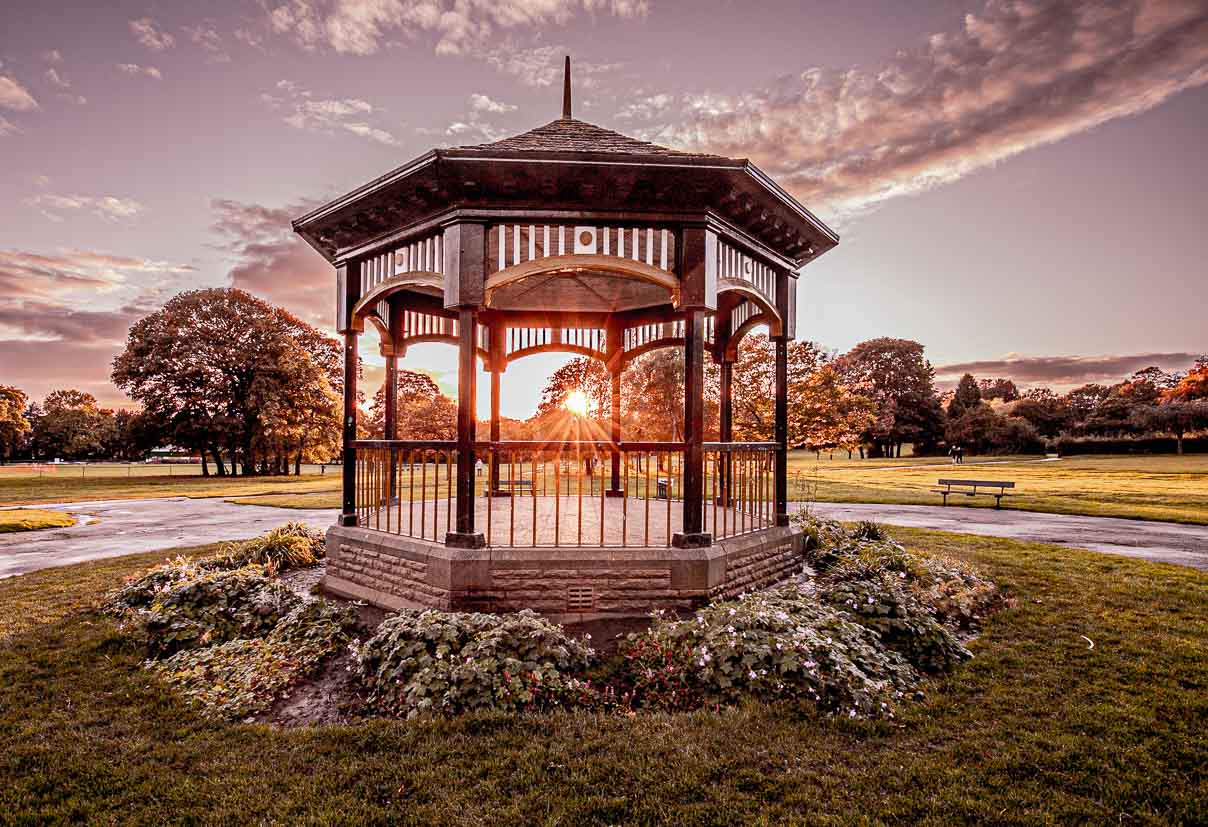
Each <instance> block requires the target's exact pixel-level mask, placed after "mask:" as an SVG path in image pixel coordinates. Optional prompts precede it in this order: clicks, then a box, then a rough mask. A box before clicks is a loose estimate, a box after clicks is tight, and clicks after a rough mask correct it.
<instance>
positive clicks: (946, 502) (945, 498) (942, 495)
mask: <svg viewBox="0 0 1208 827" xmlns="http://www.w3.org/2000/svg"><path fill="white" fill-rule="evenodd" d="M940 496H941V497H943V498H944V508H947V507H948V492H947V491H944V492H943V493H942V494H940Z"/></svg>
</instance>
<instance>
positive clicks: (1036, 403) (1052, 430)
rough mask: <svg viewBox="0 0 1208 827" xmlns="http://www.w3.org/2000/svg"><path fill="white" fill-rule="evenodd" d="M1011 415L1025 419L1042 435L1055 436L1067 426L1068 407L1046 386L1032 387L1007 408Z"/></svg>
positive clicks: (1068, 418)
mask: <svg viewBox="0 0 1208 827" xmlns="http://www.w3.org/2000/svg"><path fill="white" fill-rule="evenodd" d="M1009 414H1010V416H1012V417H1017V418H1019V419H1023V420H1026V421H1027V422H1029V423H1030V424H1031V425H1032V427H1033V428H1035V429H1036V432H1037V433H1039V434H1040V435H1042V436H1046V437H1055V436H1057V435H1058V434H1060V433H1061V432H1062V431H1064V430H1065V429H1066V428H1068V427H1069V421H1070V416H1069V409H1068V408H1067V407H1066V405H1065V402H1064V401H1063V400H1062V399H1061V397H1059V396H1057V394H1055V393H1053V392H1052V391H1051V390H1049V389H1048V388H1033V389H1031V390H1029V391H1028V392H1027V393H1025V394H1024V396H1023V398H1022V399H1020V400H1019V401H1017V402H1016V403H1015V404H1014V405H1012V406H1011V407H1010V409H1009Z"/></svg>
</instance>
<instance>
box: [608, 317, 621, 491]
mask: <svg viewBox="0 0 1208 827" xmlns="http://www.w3.org/2000/svg"><path fill="white" fill-rule="evenodd" d="M623 348H624V329H623V328H622V327H621V326H620V325H619V324H617V323H615V322H612V321H610V322H609V323H608V326H607V328H605V349H606V353H607V355H608V362H607V365H608V374H609V377H610V378H611V380H612V393H611V396H610V403H611V404H610V406H609V407H610V412H609V419H608V424H609V431H608V438H609V441H611V442H612V447H611V452H610V460H611V463H610V464H611V468H610V471H611V473H610V479H609V484H608V489H607V490H606V491H605V492H604V496H606V497H623V496H625V489H624V488H623V487H622V486H621V449H620V444H621V373H622V371H623V370H624V366H623V365H622V364H621V356H622V353H621V351H622V349H623Z"/></svg>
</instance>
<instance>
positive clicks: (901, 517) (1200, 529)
mask: <svg viewBox="0 0 1208 827" xmlns="http://www.w3.org/2000/svg"><path fill="white" fill-rule="evenodd" d="M793 505H794V506H795V505H796V503H794V504H793ZM813 508H814V511H816V512H817V513H818V514H820V515H821V516H824V517H831V518H834V519H837V520H852V521H854V520H876V521H877V522H881V523H886V524H888V525H900V526H908V527H911V528H932V529H938V530H940V531H958V532H963V533H965V534H982V535H986V536H989V537H1007V538H1009V539H1012V540H1031V541H1034V542H1038V543H1056V544H1058V545H1068V546H1073V547H1076V548H1086V549H1090V550H1091V551H1102V552H1105V553H1108V554H1123V555H1126V556H1128V557H1140V558H1143V559H1145V560H1154V561H1157V562H1161V563H1176V564H1178V565H1182V566H1191V567H1192V568H1196V569H1202V570H1205V571H1208V526H1202V525H1182V524H1180V523H1159V522H1151V521H1149V520H1124V519H1120V518H1118V517H1082V516H1077V515H1072V514H1042V513H1039V512H1036V511H1016V510H1012V509H1003V510H1002V511H996V510H994V509H992V508H965V507H961V506H949V507H947V508H945V507H944V506H939V505H875V504H871V503H816V504H815V505H814V506H813Z"/></svg>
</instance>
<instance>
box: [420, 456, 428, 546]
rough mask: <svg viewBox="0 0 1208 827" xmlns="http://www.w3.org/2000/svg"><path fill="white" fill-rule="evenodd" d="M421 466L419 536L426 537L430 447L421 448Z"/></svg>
mask: <svg viewBox="0 0 1208 827" xmlns="http://www.w3.org/2000/svg"><path fill="white" fill-rule="evenodd" d="M419 455H420V460H421V462H420V466H419V495H420V497H422V498H423V499H421V500H420V501H419V536H420V537H426V536H428V532H427V529H426V526H427V525H428V449H427V448H421V449H420V452H419Z"/></svg>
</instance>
